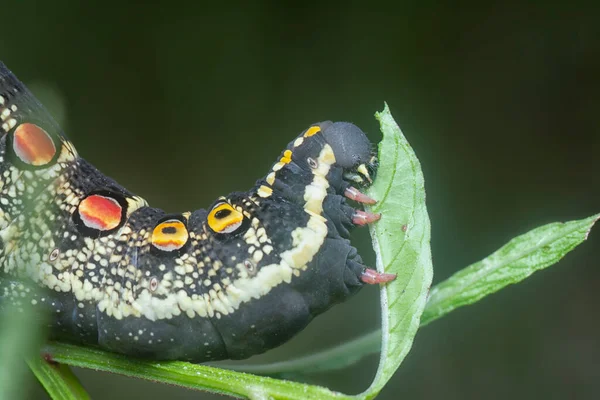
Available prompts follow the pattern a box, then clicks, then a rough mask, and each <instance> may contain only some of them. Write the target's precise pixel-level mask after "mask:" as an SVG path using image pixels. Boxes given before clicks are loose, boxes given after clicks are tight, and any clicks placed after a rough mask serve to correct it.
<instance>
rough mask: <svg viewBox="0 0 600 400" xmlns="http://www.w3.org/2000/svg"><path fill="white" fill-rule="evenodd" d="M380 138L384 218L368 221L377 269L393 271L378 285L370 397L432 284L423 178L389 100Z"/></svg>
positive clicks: (399, 356) (396, 361) (398, 356)
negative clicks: (378, 334)
mask: <svg viewBox="0 0 600 400" xmlns="http://www.w3.org/2000/svg"><path fill="white" fill-rule="evenodd" d="M376 117H377V119H378V120H379V122H380V124H381V132H382V133H383V140H382V141H381V143H380V144H379V161H380V166H379V170H378V172H377V179H376V180H375V183H374V185H373V186H372V187H371V188H370V190H369V193H368V194H369V195H370V196H371V197H373V198H375V199H377V200H378V201H379V202H378V203H377V204H376V205H375V206H374V207H372V211H373V212H380V213H381V214H382V218H381V220H380V221H378V222H377V223H375V224H372V225H371V237H372V239H373V248H374V249H375V253H376V256H377V269H378V270H379V271H380V272H383V271H385V272H388V273H396V274H397V275H398V276H397V278H396V280H395V281H392V282H390V283H388V284H387V285H386V286H385V287H384V288H383V290H382V291H381V304H382V332H383V336H382V349H381V359H380V363H379V369H378V371H377V375H376V376H375V379H374V381H373V383H372V384H371V386H370V387H369V388H368V389H367V390H366V391H365V392H364V393H363V396H364V397H365V398H372V397H374V396H375V395H376V394H377V393H379V391H380V390H381V389H382V388H383V386H384V385H385V384H386V382H387V381H388V380H389V379H390V378H391V377H392V375H393V374H394V372H395V371H396V369H397V368H398V367H399V366H400V363H401V362H402V360H403V359H404V357H405V356H406V354H408V351H409V350H410V348H411V346H412V342H413V338H414V336H415V334H416V333H417V329H418V328H419V320H420V317H421V313H422V312H423V308H424V307H425V301H426V299H427V292H428V290H429V287H430V285H431V279H432V276H433V269H432V265H431V249H430V245H429V242H430V236H431V234H430V224H429V216H428V215H427V209H426V207H425V182H424V178H423V173H422V171H421V166H420V164H419V160H418V159H417V157H416V156H415V153H414V152H413V150H412V149H411V147H410V145H409V144H408V141H407V140H406V138H405V137H404V136H403V135H402V132H401V130H400V128H399V127H398V125H397V124H396V121H394V119H393V117H392V115H391V113H390V111H389V108H388V106H387V104H386V105H385V108H384V110H383V111H382V112H381V113H377V114H376Z"/></svg>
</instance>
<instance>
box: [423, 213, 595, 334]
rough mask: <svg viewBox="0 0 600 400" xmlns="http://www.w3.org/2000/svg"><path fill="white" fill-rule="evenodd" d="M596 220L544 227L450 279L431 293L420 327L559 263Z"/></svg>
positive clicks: (517, 238)
mask: <svg viewBox="0 0 600 400" xmlns="http://www.w3.org/2000/svg"><path fill="white" fill-rule="evenodd" d="M599 218H600V214H598V215H594V216H592V217H589V218H586V219H582V220H577V221H571V222H566V223H560V222H557V223H552V224H548V225H544V226H542V227H539V228H537V229H534V230H532V231H529V232H527V233H525V234H524V235H521V236H518V237H516V238H514V239H512V240H511V241H510V242H508V243H507V244H506V245H504V246H503V247H502V248H500V249H499V250H497V251H496V252H495V253H493V254H491V255H490V256H489V257H487V258H485V259H483V260H481V261H479V262H477V263H475V264H473V265H470V266H468V267H467V268H465V269H463V270H461V271H459V272H457V273H456V274H454V275H452V276H451V277H450V278H448V279H447V280H445V281H444V282H442V283H440V284H439V285H437V286H435V287H434V288H433V290H432V291H431V294H430V296H429V301H428V302H427V308H426V309H425V312H424V314H423V319H422V322H423V325H425V324H428V323H429V322H431V321H433V320H435V319H437V318H439V317H441V316H442V315H444V314H447V313H449V312H450V311H452V310H454V309H455V308H458V307H462V306H465V305H468V304H473V303H475V302H476V301H478V300H479V299H481V298H482V297H484V296H487V295H488V294H491V293H494V292H496V291H498V290H500V289H502V288H503V287H505V286H507V285H510V284H512V283H517V282H520V281H522V280H523V279H525V278H527V277H528V276H529V275H531V274H533V273H534V272H536V271H538V270H540V269H544V268H546V267H548V266H550V265H552V264H554V263H556V262H558V261H559V260H560V259H561V258H562V257H564V256H565V254H567V253H568V252H569V251H571V250H572V249H573V248H575V247H576V246H577V245H578V244H580V243H581V242H583V241H584V240H585V239H586V238H587V236H588V233H589V231H590V229H591V228H592V226H593V225H594V223H595V222H596V221H597V220H598V219H599Z"/></svg>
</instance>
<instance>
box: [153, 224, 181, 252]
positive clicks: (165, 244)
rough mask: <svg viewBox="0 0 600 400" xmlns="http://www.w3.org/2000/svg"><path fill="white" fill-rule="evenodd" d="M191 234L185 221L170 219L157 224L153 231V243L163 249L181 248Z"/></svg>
mask: <svg viewBox="0 0 600 400" xmlns="http://www.w3.org/2000/svg"><path fill="white" fill-rule="evenodd" d="M188 238H189V234H188V231H187V228H186V227H185V225H184V223H183V222H181V221H180V220H178V219H169V220H167V221H164V222H161V223H160V224H158V225H156V227H155V228H154V230H153V231H152V239H151V241H152V245H153V246H154V247H156V248H157V249H159V250H162V251H174V250H179V249H181V248H182V247H183V246H185V244H186V243H187V241H188Z"/></svg>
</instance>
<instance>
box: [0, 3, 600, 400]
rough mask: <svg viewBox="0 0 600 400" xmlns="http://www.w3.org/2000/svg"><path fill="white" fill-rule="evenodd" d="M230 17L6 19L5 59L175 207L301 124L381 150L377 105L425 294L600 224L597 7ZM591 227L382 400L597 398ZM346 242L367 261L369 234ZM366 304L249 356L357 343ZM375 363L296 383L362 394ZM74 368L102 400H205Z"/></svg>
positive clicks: (209, 192) (136, 10)
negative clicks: (419, 225) (421, 239)
mask: <svg viewBox="0 0 600 400" xmlns="http://www.w3.org/2000/svg"><path fill="white" fill-rule="evenodd" d="M224 4H227V7H225V6H224V7H223V8H222V9H216V8H215V7H216V6H215V5H214V4H210V5H208V4H205V3H203V2H191V1H190V2H186V3H184V2H176V1H169V2H163V3H162V4H159V5H157V6H149V5H143V4H134V3H133V2H132V3H131V4H126V3H125V2H123V3H122V4H119V5H118V6H115V7H109V6H108V5H107V3H106V2H102V3H92V2H89V3H86V2H81V4H79V3H76V2H68V3H67V2H38V3H34V2H30V1H20V2H11V3H10V6H9V5H3V6H2V28H1V30H2V39H1V40H0V56H1V59H2V61H4V62H5V63H6V64H7V65H8V67H9V68H11V69H12V70H13V71H14V72H15V73H16V74H17V75H18V76H19V78H20V79H22V80H23V81H24V82H25V83H26V84H27V85H29V86H30V87H31V88H32V90H33V91H34V92H35V93H36V94H37V95H38V96H39V97H40V98H41V99H42V101H43V102H44V103H45V104H46V105H47V107H48V108H49V109H51V110H52V112H53V113H54V114H55V115H56V117H57V118H58V119H59V120H60V121H61V124H62V125H63V127H64V128H65V130H66V131H67V133H68V134H69V136H70V138H71V139H72V140H73V142H74V143H75V145H76V146H77V148H78V150H79V152H80V153H81V154H82V155H83V156H84V157H86V158H87V159H88V160H90V161H91V162H92V163H94V164H95V165H96V166H97V167H98V168H100V169H101V170H102V171H103V172H105V173H106V174H108V175H109V176H112V177H114V178H115V179H117V180H118V181H119V182H120V183H122V184H124V185H125V186H126V187H128V188H129V189H130V190H132V191H134V192H136V193H138V194H140V195H143V196H144V197H145V198H146V199H148V200H149V201H150V202H151V203H152V204H153V205H155V206H159V207H162V208H165V209H167V210H170V211H183V210H188V209H195V208H199V207H206V206H208V205H209V204H210V202H211V201H212V200H214V199H215V198H216V197H217V196H218V195H221V194H226V193H228V192H230V191H233V190H245V189H247V188H249V187H250V186H252V185H253V183H254V181H255V179H257V178H258V177H259V176H261V175H262V174H265V173H266V172H267V171H268V168H269V167H270V165H271V164H272V162H274V161H275V158H276V156H277V155H278V154H279V152H280V151H281V149H282V148H283V146H284V145H285V144H287V142H288V141H290V140H291V138H293V137H294V136H295V135H296V134H298V133H299V132H300V131H301V130H303V129H304V128H305V127H307V126H308V124H310V123H312V122H316V121H320V120H325V119H332V120H350V121H352V122H354V123H356V124H358V125H359V126H361V127H362V128H363V129H364V130H365V131H367V132H368V133H369V134H370V137H371V138H373V140H374V141H376V140H378V139H379V137H380V134H379V133H378V125H377V123H376V121H375V119H374V118H373V113H374V112H375V111H378V110H381V109H382V108H383V102H384V101H387V102H388V103H389V105H390V108H391V110H392V112H393V114H394V116H395V118H396V119H397V121H398V122H399V123H400V125H401V127H402V128H403V130H404V133H405V135H406V136H407V138H408V140H409V141H410V142H411V144H412V145H413V147H414V149H415V151H416V152H417V155H418V156H419V158H420V160H421V163H422V165H423V169H424V173H425V179H426V188H427V202H428V207H429V212H430V217H431V220H432V235H433V237H432V246H433V259H434V267H435V278H434V281H435V282H439V281H441V280H443V279H445V278H446V277H448V276H450V275H451V274H452V273H454V272H455V271H458V270H459V269H461V268H463V267H464V266H466V265H468V264H470V263H472V262H474V261H477V260H479V259H481V258H483V257H485V256H486V255H488V254H489V253H491V252H492V251H494V250H495V249H497V248H498V247H500V246H501V245H502V244H504V243H505V242H506V241H508V240H509V239H510V238H511V237H513V236H515V235H517V234H520V233H523V232H525V231H527V230H529V229H532V228H534V227H536V226H539V225H541V224H545V223H548V222H552V221H560V220H570V219H578V218H583V217H586V216H589V215H592V214H594V213H598V212H600V201H599V200H600V175H599V171H600V159H599V157H598V153H599V151H600V130H599V127H600V122H599V113H598V107H599V104H600V101H599V100H600V94H599V92H600V74H599V71H600V40H599V38H600V27H599V23H598V21H599V17H600V12H598V11H599V10H598V7H595V6H592V5H588V4H587V3H581V2H580V3H577V2H570V3H569V5H568V6H567V5H558V4H559V3H558V2H557V3H556V4H544V5H542V4H541V3H540V5H533V4H529V5H524V4H520V5H515V4H505V3H504V2H501V1H496V2H478V3H473V4H469V5H462V6H459V5H456V4H454V5H448V4H445V3H442V2H439V3H438V2H394V3H389V4H387V3H383V2H378V3H373V5H372V7H370V8H367V7H366V6H365V2H362V1H346V2H343V3H342V2H340V3H335V4H333V3H330V4H329V5H328V4H324V3H321V2H310V1H309V2H303V3H302V5H303V6H302V7H300V6H292V5H290V4H289V3H284V2H277V1H267V2H256V3H254V4H252V5H251V6H248V5H246V6H242V5H233V4H231V3H229V2H226V3H224ZM590 4H591V3H590ZM598 230H599V229H598V227H596V231H593V232H592V234H591V236H590V240H589V241H588V242H586V243H584V244H583V245H582V246H581V247H580V248H578V249H577V250H576V251H575V252H574V253H573V254H570V255H568V256H567V257H566V259H564V260H563V261H562V262H560V263H559V264H558V265H556V266H553V267H551V268H550V269H549V270H546V271H543V272H540V273H537V274H535V275H534V276H533V277H532V278H530V279H528V280H527V281H526V282H524V283H522V284H519V285H516V286H511V287H509V288H507V289H505V290H503V291H501V292H500V293H498V294H495V295H493V296H491V297H489V298H486V299H485V300H484V301H482V302H480V303H479V304H477V305H475V306H471V307H466V308H463V309H460V310H458V311H456V312H453V313H452V314H450V315H449V316H447V317H445V318H443V319H442V320H439V321H436V322H435V323H433V324H431V325H430V326H428V327H426V328H424V329H423V330H421V331H420V332H419V334H418V335H417V338H416V340H415V344H414V348H413V349H412V351H411V353H410V354H409V356H408V357H407V359H406V360H405V362H404V364H403V365H402V366H401V368H400V370H399V371H398V372H397V374H396V375H395V376H394V377H393V379H392V380H391V381H390V383H389V384H388V386H386V388H385V389H384V390H383V392H382V393H381V396H380V398H382V399H395V398H402V399H424V398H439V397H443V398H444V399H480V398H487V399H506V398H514V399H520V398H546V399H564V398H579V399H592V398H597V397H598V396H599V395H600V341H599V339H598V338H599V335H600V323H599V318H598V315H599V313H598V305H599V304H600V293H599V291H598V284H599V279H600V269H599V265H598V264H599V263H598V259H599V258H600V232H598ZM359 242H362V243H361V249H362V253H363V254H365V258H366V259H367V260H369V261H370V262H372V260H373V257H372V255H371V254H370V252H369V243H368V237H367V235H366V233H365V231H364V230H363V231H362V232H359V233H358V234H357V235H356V238H355V243H359ZM378 307H379V306H378V296H377V291H376V290H375V289H374V288H370V289H369V288H367V289H365V290H364V291H363V292H361V293H360V294H359V295H358V296H356V297H355V298H353V299H352V300H351V301H349V302H347V303H345V304H343V305H341V306H338V307H336V308H334V309H333V310H331V311H329V312H328V313H327V314H326V316H325V317H321V318H318V319H317V320H316V321H315V322H314V323H313V324H312V325H311V326H310V327H309V328H308V329H306V330H305V331H304V332H303V333H302V334H300V335H299V336H298V337H297V338H296V339H294V340H293V341H292V342H290V343H289V344H288V345H286V346H284V347H282V348H280V349H277V350H275V351H273V352H270V353H269V354H268V355H267V356H266V357H265V358H263V360H282V359H287V358H289V357H292V356H294V355H299V354H305V353H307V352H311V351H315V350H318V349H321V348H327V347H330V346H333V345H334V344H336V343H340V342H343V341H346V340H348V339H351V338H354V337H357V336H358V335H360V334H363V333H366V332H369V331H371V330H373V329H375V328H376V327H377V326H378V312H376V311H377V310H378ZM376 365H377V357H375V356H373V357H370V358H368V359H366V360H363V362H361V363H360V364H359V365H357V366H355V367H352V368H349V369H348V370H345V371H341V372H336V373H328V374H320V375H318V376H311V377H307V378H306V379H307V380H308V381H309V382H313V383H319V384H323V385H326V386H328V387H330V388H332V389H336V390H341V391H344V392H347V393H356V392H359V391H362V390H364V389H365V388H366V387H367V386H368V384H369V382H370V381H371V379H372V377H373V374H374V372H375V369H376ZM77 372H78V375H79V376H80V377H81V379H82V381H83V383H84V385H85V386H86V388H88V389H89V391H90V393H91V395H92V397H93V398H95V399H104V398H106V399H121V398H130V397H131V396H136V397H138V396H139V397H140V398H147V399H150V398H169V399H191V398H206V399H208V398H217V397H218V396H214V397H213V396H211V395H208V394H204V393H197V392H190V391H186V390H182V389H178V388H174V387H169V386H163V385H157V384H153V383H149V382H144V381H139V380H132V379H127V378H123V377H119V376H114V375H109V374H105V373H98V372H93V371H83V370H81V371H77ZM36 385H37V384H35V383H33V381H32V388H31V390H30V393H31V398H45V397H44V396H45V395H44V394H43V392H42V391H41V389H39V388H38V387H36Z"/></svg>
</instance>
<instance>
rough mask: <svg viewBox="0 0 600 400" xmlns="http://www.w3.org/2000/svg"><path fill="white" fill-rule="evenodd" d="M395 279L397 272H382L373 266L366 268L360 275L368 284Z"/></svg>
mask: <svg viewBox="0 0 600 400" xmlns="http://www.w3.org/2000/svg"><path fill="white" fill-rule="evenodd" d="M394 279H396V274H386V273H383V274H381V273H379V272H377V271H375V270H374V269H371V268H366V269H365V270H364V271H363V273H362V274H361V275H360V280H361V281H363V282H364V283H366V284H368V285H376V284H378V283H387V282H391V281H393V280H394Z"/></svg>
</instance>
